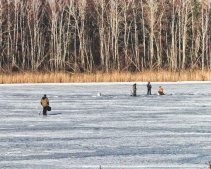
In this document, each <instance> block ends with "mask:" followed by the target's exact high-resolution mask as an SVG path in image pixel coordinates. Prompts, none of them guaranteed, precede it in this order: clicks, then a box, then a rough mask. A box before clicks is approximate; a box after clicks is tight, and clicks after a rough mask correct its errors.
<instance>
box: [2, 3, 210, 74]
mask: <svg viewBox="0 0 211 169" xmlns="http://www.w3.org/2000/svg"><path fill="white" fill-rule="evenodd" d="M0 68H1V71H60V70H65V71H71V72H95V71H105V72H109V71H114V70H117V71H142V70H147V69H150V70H159V69H168V70H176V71H179V70H182V69H210V68H211V0H0Z"/></svg>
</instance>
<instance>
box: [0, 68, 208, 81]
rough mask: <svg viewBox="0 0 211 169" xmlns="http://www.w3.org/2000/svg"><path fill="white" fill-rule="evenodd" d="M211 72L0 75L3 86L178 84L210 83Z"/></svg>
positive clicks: (32, 73) (26, 73) (29, 73)
mask: <svg viewBox="0 0 211 169" xmlns="http://www.w3.org/2000/svg"><path fill="white" fill-rule="evenodd" d="M209 80H211V71H209V70H207V71H200V70H196V71H182V72H172V71H164V70H162V71H144V72H136V73H131V72H111V73H102V72H97V73H75V74H72V73H65V72H55V73H53V72H50V73H40V72H25V73H9V74H4V73H2V74H0V83H1V84H10V83H70V82H72V83H76V82H137V81H138V82H146V81H151V82H176V81H209Z"/></svg>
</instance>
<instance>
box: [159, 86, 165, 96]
mask: <svg viewBox="0 0 211 169" xmlns="http://www.w3.org/2000/svg"><path fill="white" fill-rule="evenodd" d="M158 95H165V94H164V89H163V87H162V86H159V89H158Z"/></svg>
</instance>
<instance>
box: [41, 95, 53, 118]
mask: <svg viewBox="0 0 211 169" xmlns="http://www.w3.org/2000/svg"><path fill="white" fill-rule="evenodd" d="M40 103H41V105H42V107H43V115H44V116H46V115H47V111H51V107H50V106H49V100H48V98H47V96H46V94H44V96H43V97H42V99H41V102H40Z"/></svg>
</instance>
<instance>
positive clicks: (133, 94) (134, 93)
mask: <svg viewBox="0 0 211 169" xmlns="http://www.w3.org/2000/svg"><path fill="white" fill-rule="evenodd" d="M136 90H137V88H136V83H135V84H133V91H132V96H136Z"/></svg>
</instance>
